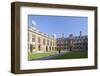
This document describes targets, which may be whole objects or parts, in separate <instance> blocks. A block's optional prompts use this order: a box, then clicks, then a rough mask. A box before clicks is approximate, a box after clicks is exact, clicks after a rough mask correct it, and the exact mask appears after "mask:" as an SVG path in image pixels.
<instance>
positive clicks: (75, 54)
mask: <svg viewBox="0 0 100 76" xmlns="http://www.w3.org/2000/svg"><path fill="white" fill-rule="evenodd" d="M80 58H88V53H87V51H81V52H80V51H72V52H69V53H65V54H64V55H62V56H57V57H56V58H55V59H80Z"/></svg>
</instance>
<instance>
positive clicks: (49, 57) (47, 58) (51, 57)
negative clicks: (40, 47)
mask: <svg viewBox="0 0 100 76" xmlns="http://www.w3.org/2000/svg"><path fill="white" fill-rule="evenodd" d="M67 52H68V51H67ZM67 52H62V53H60V54H56V55H52V56H48V57H43V58H39V59H36V60H50V59H56V57H57V56H62V55H64V54H65V53H67Z"/></svg>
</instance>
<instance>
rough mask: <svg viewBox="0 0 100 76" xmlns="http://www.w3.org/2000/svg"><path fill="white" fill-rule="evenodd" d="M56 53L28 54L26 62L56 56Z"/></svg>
mask: <svg viewBox="0 0 100 76" xmlns="http://www.w3.org/2000/svg"><path fill="white" fill-rule="evenodd" d="M56 54H57V52H46V53H28V60H36V59H39V58H43V57H48V56H53V55H56Z"/></svg>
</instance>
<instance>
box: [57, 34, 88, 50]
mask: <svg viewBox="0 0 100 76" xmlns="http://www.w3.org/2000/svg"><path fill="white" fill-rule="evenodd" d="M87 49H88V36H87V35H83V36H82V34H81V32H80V35H79V36H73V35H72V34H70V36H69V37H64V36H62V38H57V50H66V51H79V50H80V51H82V50H83V51H85V50H87Z"/></svg>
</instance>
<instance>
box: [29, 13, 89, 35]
mask: <svg viewBox="0 0 100 76" xmlns="http://www.w3.org/2000/svg"><path fill="white" fill-rule="evenodd" d="M32 23H33V24H35V27H36V28H37V29H38V30H40V31H41V32H44V33H46V34H48V35H52V34H56V35H57V37H61V35H62V34H64V35H65V37H68V36H69V34H73V35H74V36H78V35H79V32H80V31H82V34H83V35H87V34H88V18H87V17H77V16H76V17H75V16H47V15H28V26H32Z"/></svg>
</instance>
